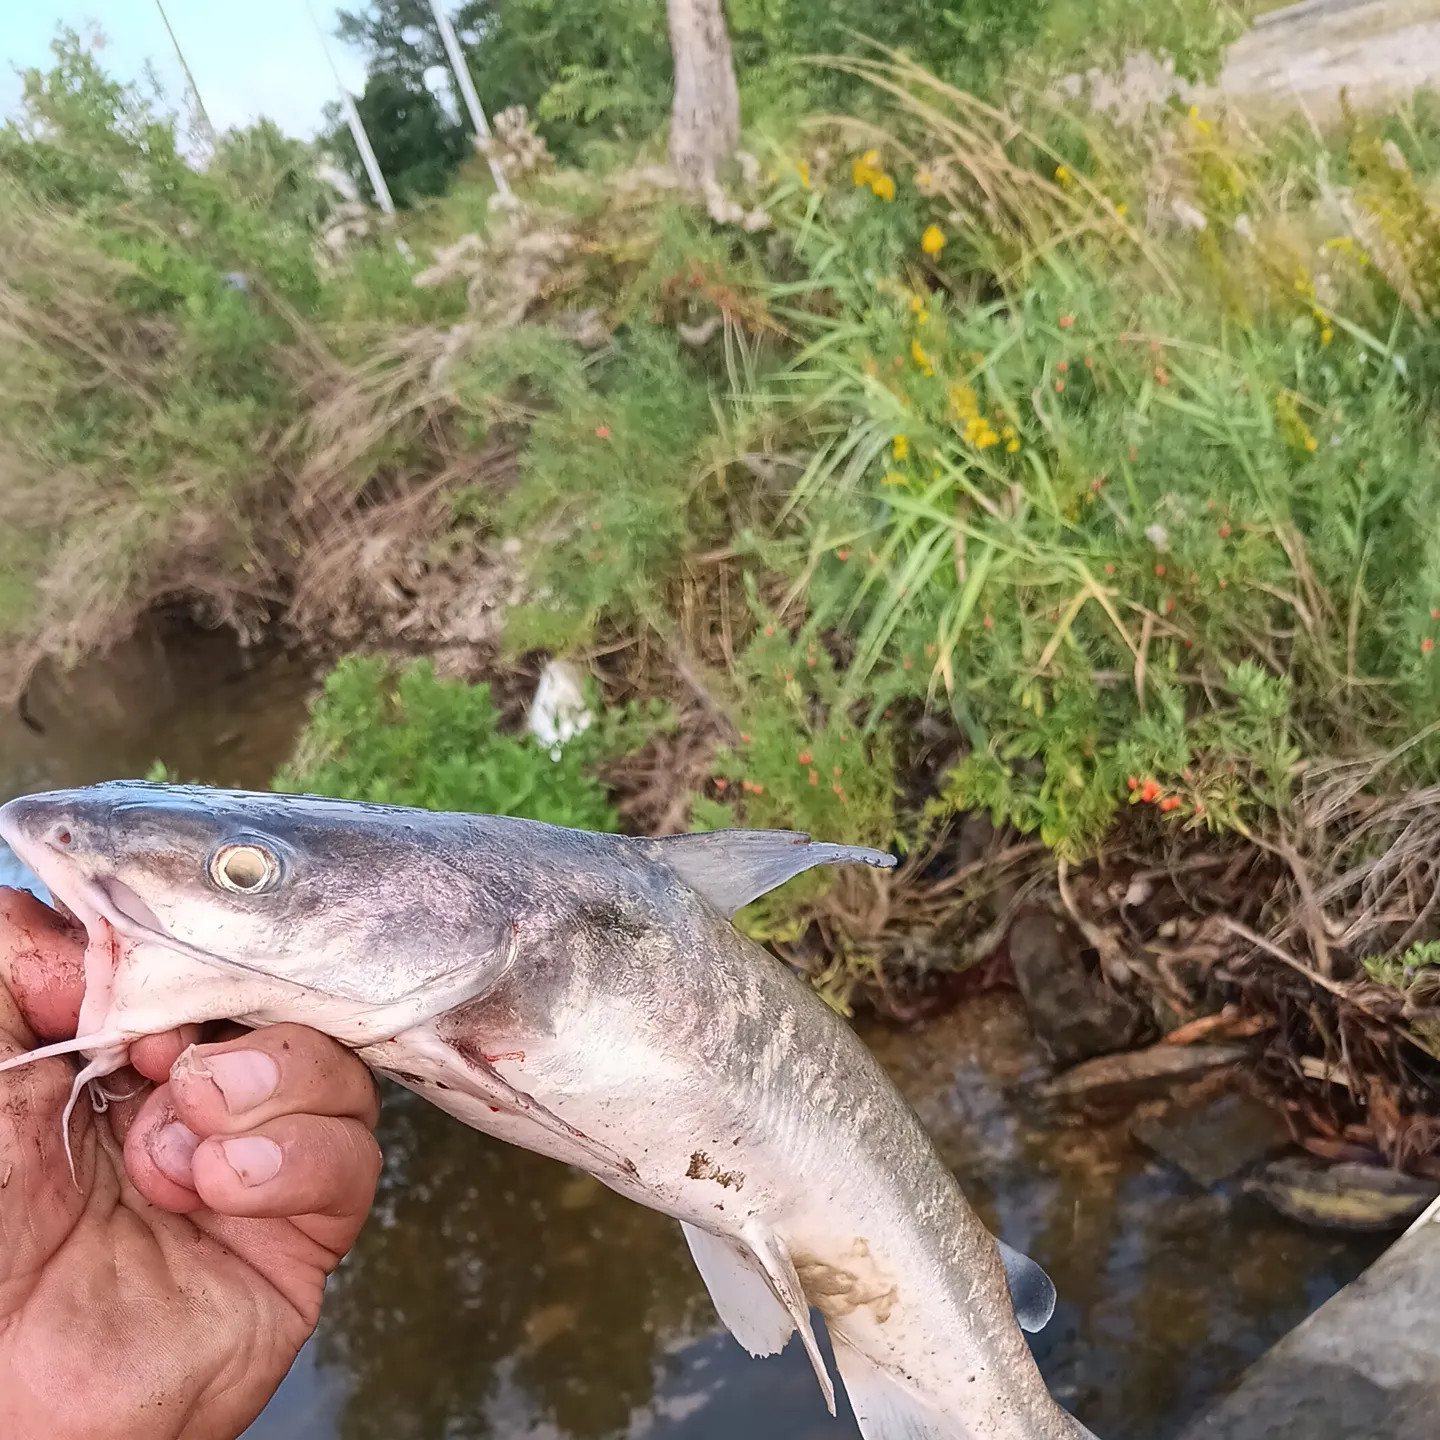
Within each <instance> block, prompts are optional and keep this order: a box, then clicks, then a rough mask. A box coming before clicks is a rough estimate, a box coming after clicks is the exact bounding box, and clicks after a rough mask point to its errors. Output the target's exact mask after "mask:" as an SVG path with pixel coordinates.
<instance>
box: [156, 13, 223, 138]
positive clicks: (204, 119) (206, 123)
mask: <svg viewBox="0 0 1440 1440" xmlns="http://www.w3.org/2000/svg"><path fill="white" fill-rule="evenodd" d="M155 8H156V9H157V10H158V11H159V12H160V18H161V19H162V20H163V21H164V22H165V30H166V33H167V34H168V35H169V36H170V43H171V44H172V45H173V46H174V47H175V58H176V59H177V60H179V62H180V68H181V69H182V70H183V71H184V72H185V83H186V84H187V85H188V86H189V87H190V95H191V98H192V99H193V100H194V101H195V109H196V112H197V113H198V114H199V116H200V123H201V125H202V126H203V128H204V131H205V138H206V139H207V140H208V141H209V142H210V148H211V149H212V150H213V149H214V148H215V127H214V125H212V124H211V123H210V112H209V111H208V110H206V108H205V102H204V101H203V100H202V99H201V98H200V87H199V86H198V85H197V84H196V83H195V76H194V75H193V74H192V73H191V70H190V63H189V61H187V60H186V59H185V52H184V51H183V50H182V49H181V48H180V41H179V40H178V39H177V38H176V35H175V27H174V26H173V25H171V23H170V17H169V16H168V15H167V14H166V13H165V6H164V5H163V4H162V3H161V0H155Z"/></svg>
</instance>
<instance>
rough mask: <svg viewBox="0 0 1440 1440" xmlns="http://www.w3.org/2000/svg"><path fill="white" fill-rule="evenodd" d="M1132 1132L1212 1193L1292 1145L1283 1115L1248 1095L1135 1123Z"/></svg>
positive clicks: (1206, 1102) (1235, 1094) (1182, 1108)
mask: <svg viewBox="0 0 1440 1440" xmlns="http://www.w3.org/2000/svg"><path fill="white" fill-rule="evenodd" d="M1130 1133H1131V1135H1133V1136H1134V1137H1135V1139H1136V1140H1138V1141H1139V1142H1140V1143H1141V1144H1142V1145H1144V1146H1145V1147H1146V1148H1147V1149H1149V1150H1153V1151H1154V1152H1155V1153H1156V1154H1157V1155H1159V1156H1160V1158H1161V1159H1162V1160H1168V1161H1169V1162H1170V1163H1171V1164H1172V1165H1174V1166H1176V1167H1177V1168H1178V1169H1180V1170H1183V1171H1184V1172H1185V1173H1186V1174H1187V1175H1188V1176H1189V1177H1190V1178H1191V1179H1192V1180H1193V1181H1194V1182H1195V1183H1196V1184H1197V1185H1200V1186H1203V1187H1204V1188H1205V1189H1207V1190H1208V1189H1209V1188H1210V1186H1212V1185H1214V1184H1216V1183H1217V1182H1219V1181H1221V1180H1226V1179H1229V1177H1230V1176H1232V1175H1238V1174H1239V1173H1240V1172H1241V1171H1242V1170H1245V1169H1248V1168H1249V1167H1250V1166H1251V1165H1254V1164H1255V1163H1256V1162H1257V1161H1260V1160H1264V1159H1265V1158H1266V1157H1267V1156H1270V1155H1273V1154H1275V1152H1276V1151H1278V1150H1283V1149H1284V1148H1285V1147H1286V1146H1287V1145H1288V1144H1289V1143H1290V1130H1289V1127H1288V1126H1287V1125H1286V1124H1285V1121H1284V1120H1283V1119H1282V1118H1281V1116H1280V1115H1279V1113H1278V1112H1277V1111H1275V1110H1272V1109H1271V1108H1270V1106H1268V1105H1266V1104H1263V1103H1262V1102H1261V1101H1259V1100H1256V1099H1255V1098H1254V1097H1253V1096H1251V1095H1247V1094H1245V1093H1244V1092H1243V1091H1238V1092H1232V1093H1230V1094H1227V1095H1216V1096H1214V1097H1212V1098H1210V1099H1208V1100H1204V1101H1201V1102H1200V1103H1199V1104H1196V1105H1177V1106H1174V1107H1172V1108H1171V1109H1169V1110H1167V1111H1166V1112H1165V1113H1164V1114H1163V1115H1156V1116H1149V1117H1147V1118H1145V1119H1140V1120H1136V1121H1135V1122H1134V1123H1133V1124H1132V1125H1131V1126H1130Z"/></svg>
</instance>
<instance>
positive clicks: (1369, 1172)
mask: <svg viewBox="0 0 1440 1440" xmlns="http://www.w3.org/2000/svg"><path fill="white" fill-rule="evenodd" d="M1246 1189H1247V1190H1250V1191H1251V1192H1252V1193H1253V1194H1256V1195H1259V1196H1261V1197H1262V1198H1263V1199H1265V1200H1268V1201H1269V1202H1270V1204H1272V1205H1273V1206H1274V1207H1275V1208H1276V1209H1277V1210H1278V1211H1280V1213H1281V1214H1282V1215H1286V1216H1289V1218H1290V1219H1292V1220H1298V1221H1299V1222H1300V1223H1301V1224H1304V1225H1314V1226H1318V1227H1319V1228H1321V1229H1326V1230H1360V1231H1367V1230H1399V1229H1401V1228H1402V1227H1404V1226H1406V1225H1408V1224H1409V1223H1410V1222H1411V1221H1412V1220H1415V1219H1417V1218H1418V1217H1419V1216H1420V1214H1421V1212H1422V1211H1423V1210H1424V1209H1425V1207H1426V1206H1427V1205H1429V1204H1430V1203H1431V1201H1433V1200H1434V1199H1435V1198H1436V1196H1440V1184H1437V1183H1436V1182H1435V1181H1433V1180H1418V1179H1416V1178H1415V1177H1414V1176H1411V1175H1401V1174H1399V1173H1398V1172H1396V1171H1394V1170H1386V1169H1384V1168H1383V1167H1382V1166H1379V1165H1358V1164H1354V1163H1353V1162H1348V1161H1347V1162H1345V1163H1343V1164H1339V1165H1329V1166H1324V1165H1317V1164H1316V1163H1315V1162H1314V1161H1312V1160H1309V1159H1300V1158H1293V1159H1286V1160H1277V1161H1275V1162H1274V1163H1273V1164H1270V1165H1267V1166H1266V1167H1265V1168H1264V1170H1262V1171H1261V1172H1260V1173H1259V1174H1258V1175H1256V1176H1255V1177H1254V1178H1253V1179H1251V1180H1250V1181H1248V1182H1247V1183H1246Z"/></svg>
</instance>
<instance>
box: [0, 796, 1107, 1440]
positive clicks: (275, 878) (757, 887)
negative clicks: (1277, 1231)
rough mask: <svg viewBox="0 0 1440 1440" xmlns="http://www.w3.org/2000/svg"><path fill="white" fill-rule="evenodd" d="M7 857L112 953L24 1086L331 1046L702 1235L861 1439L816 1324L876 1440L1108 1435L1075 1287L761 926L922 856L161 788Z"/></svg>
mask: <svg viewBox="0 0 1440 1440" xmlns="http://www.w3.org/2000/svg"><path fill="white" fill-rule="evenodd" d="M0 838H3V839H4V840H5V841H7V842H8V843H9V844H10V846H11V847H12V848H13V849H14V851H15V852H16V854H17V855H18V856H19V857H20V858H21V859H22V860H23V861H24V862H25V863H26V864H27V865H29V866H30V868H31V869H32V870H33V871H34V872H35V873H36V874H37V875H38V876H39V877H40V879H41V880H43V881H44V882H45V884H46V885H47V886H48V887H49V888H50V889H51V891H52V892H53V893H54V894H55V895H56V896H57V897H58V898H59V899H60V900H61V901H63V902H64V903H65V904H66V905H67V906H68V907H69V908H70V909H71V910H72V911H73V912H74V913H75V915H76V916H77V917H78V918H79V919H80V920H81V921H82V922H83V923H84V924H85V926H86V929H87V931H88V934H89V944H88V946H87V950H86V958H85V1000H84V1005H83V1007H82V1010H81V1017H80V1033H79V1035H78V1037H77V1038H76V1039H75V1040H74V1041H73V1042H67V1043H62V1044H58V1045H50V1046H46V1047H43V1048H42V1049H40V1050H36V1051H32V1052H30V1054H29V1055H28V1056H24V1057H20V1058H19V1060H17V1061H11V1062H8V1063H9V1064H16V1063H24V1062H26V1061H28V1060H32V1059H39V1058H41V1057H43V1056H48V1055H54V1054H63V1053H73V1052H77V1051H78V1052H80V1053H82V1054H83V1055H84V1056H85V1057H86V1058H87V1059H88V1062H89V1063H88V1064H87V1065H85V1067H84V1068H83V1069H82V1070H81V1072H80V1075H79V1077H78V1078H77V1080H76V1089H75V1094H74V1095H73V1096H72V1101H71V1103H72V1105H73V1103H74V1101H75V1098H76V1097H78V1095H79V1094H80V1093H81V1092H82V1089H83V1085H84V1082H86V1081H88V1080H94V1079H98V1078H100V1077H102V1076H104V1075H106V1074H109V1073H111V1072H113V1071H114V1070H116V1069H118V1068H119V1067H120V1066H121V1065H123V1064H124V1063H125V1059H126V1055H127V1053H128V1047H129V1045H130V1043H131V1042H132V1041H133V1040H135V1039H136V1038H137V1037H139V1036H142V1035H147V1034H153V1033H157V1032H159V1031H162V1030H168V1029H170V1028H172V1027H174V1026H176V1025H180V1024H183V1023H185V1022H189V1021H205V1020H213V1019H227V1018H228V1019H235V1020H239V1021H241V1022H243V1023H247V1024H251V1025H260V1024H271V1023H275V1022H279V1021H297V1022H300V1023H303V1024H307V1025H311V1026H314V1027H315V1028H317V1029H320V1030H323V1031H325V1032H327V1033H328V1034H330V1035H333V1036H335V1037H336V1038H337V1039H339V1040H341V1041H343V1042H345V1043H346V1044H348V1045H351V1046H354V1047H355V1048H356V1049H357V1050H358V1053H359V1054H360V1056H361V1058H363V1059H364V1060H365V1061H366V1062H367V1063H368V1064H370V1065H371V1066H372V1067H374V1068H375V1069H376V1070H378V1071H381V1072H383V1073H384V1074H387V1075H390V1076H392V1077H393V1078H394V1079H396V1080H398V1081H399V1082H400V1083H401V1084H402V1085H405V1086H408V1087H409V1088H410V1089H412V1090H414V1091H416V1092H418V1093H419V1094H421V1095H423V1096H425V1098H426V1099H428V1100H431V1101H433V1102H434V1103H435V1104H436V1105H438V1106H440V1107H441V1108H442V1109H444V1110H446V1111H449V1112H450V1113H451V1114H453V1115H455V1116H457V1117H458V1118H459V1119H461V1120H462V1121H464V1122H465V1123H466V1124H468V1125H471V1126H473V1127H475V1128H476V1129H478V1130H482V1131H485V1132H486V1133H488V1134H491V1135H495V1136H498V1137H500V1138H501V1139H504V1140H508V1141H511V1142H513V1143H514V1144H516V1145H520V1146H523V1147H525V1148H526V1149H529V1150H534V1151H538V1152H540V1153H541V1154H544V1155H549V1156H553V1157H554V1158H556V1159H558V1160H562V1161H566V1162H568V1163H570V1164H573V1165H576V1166H579V1167H580V1168H582V1169H584V1170H586V1171H588V1172H590V1173H591V1174H593V1175H595V1176H596V1177H597V1178H599V1179H600V1180H602V1181H603V1182H604V1183H605V1184H607V1185H609V1186H610V1187H611V1188H612V1189H615V1190H617V1191H619V1192H620V1193H621V1194H623V1195H627V1196H629V1197H631V1198H632V1199H634V1200H637V1201H639V1202H640V1203H641V1204H642V1205H648V1206H650V1207H652V1208H653V1209H656V1210H659V1211H661V1212H663V1213H664V1214H667V1215H670V1216H673V1217H674V1218H675V1219H677V1220H679V1221H680V1223H681V1225H682V1226H683V1228H684V1232H685V1237H686V1240H687V1241H688V1242H689V1245H690V1250H691V1253H692V1254H693V1255H694V1258H695V1262H696V1264H697V1266H698V1267H699V1269H700V1273H701V1275H702V1276H703V1277H704V1280H705V1283H706V1285H707V1287H708V1288H709V1291H710V1295H711V1298H712V1299H713V1300H714V1302H715V1308H716V1310H717V1311H718V1312H719V1314H720V1317H721V1319H722V1320H723V1321H724V1322H725V1323H726V1324H727V1325H728V1326H729V1328H730V1330H731V1331H732V1332H733V1334H734V1335H735V1337H736V1339H737V1340H739V1342H740V1343H741V1344H742V1345H743V1346H744V1347H745V1348H746V1349H747V1350H748V1351H750V1353H751V1354H754V1355H769V1354H774V1353H776V1352H778V1351H779V1350H780V1349H782V1348H783V1347H784V1345H785V1344H786V1342H787V1341H788V1340H789V1338H790V1337H791V1336H792V1334H794V1332H795V1331H797V1330H798V1331H799V1333H800V1336H801V1339H802V1341H803V1343H804V1345H805V1348H806V1350H807V1352H808V1353H809V1356H810V1359H811V1361H812V1363H813V1365H814V1367H815V1372H816V1375H817V1377H818V1378H819V1381H820V1385H821V1388H822V1390H823V1392H824V1394H825V1398H826V1402H827V1404H828V1405H829V1406H830V1409H831V1411H832V1413H833V1411H834V1390H833V1385H832V1382H831V1379H830V1376H829V1374H828V1371H827V1367H826V1365H825V1362H824V1359H823V1357H822V1355H821V1352H820V1350H819V1347H818V1345H817V1344H816V1340H815V1335H814V1331H813V1329H812V1325H811V1319H810V1307H811V1306H812V1305H813V1306H814V1307H815V1308H816V1309H818V1310H819V1311H820V1313H821V1314H822V1315H823V1316H824V1317H825V1320H826V1323H827V1326H828V1328H829V1331H830V1335H831V1339H832V1341H833V1345H834V1353H835V1361H836V1365H837V1366H838V1368H839V1371H840V1375H841V1378H842V1379H843V1381H844V1383H845V1387H846V1391H847V1393H848V1395H849V1398H850V1402H851V1405H852V1406H853V1408H854V1410H855V1413H856V1416H857V1418H858V1420H859V1423H860V1429H861V1431H862V1433H863V1435H864V1436H865V1437H866V1440H1080V1437H1087V1436H1089V1434H1090V1432H1089V1431H1087V1430H1086V1429H1085V1428H1084V1427H1083V1426H1082V1425H1080V1424H1079V1422H1078V1421H1076V1420H1075V1419H1073V1418H1072V1417H1071V1416H1070V1415H1068V1414H1067V1413H1066V1412H1065V1411H1064V1410H1063V1409H1062V1408H1061V1407H1060V1406H1059V1405H1058V1404H1056V1402H1055V1401H1054V1399H1053V1398H1052V1397H1051V1396H1050V1394H1049V1393H1048V1391H1047V1390H1046V1388H1045V1385H1044V1382H1043V1380H1042V1379H1041V1377H1040V1374H1039V1371H1038V1369H1037V1368H1036V1365H1035V1361H1034V1359H1033V1357H1032V1355H1031V1353H1030V1350H1029V1347H1028V1346H1027V1345H1026V1343H1025V1340H1024V1337H1023V1335H1022V1334H1021V1329H1020V1325H1019V1324H1017V1314H1018V1316H1019V1319H1020V1320H1021V1322H1022V1323H1024V1324H1026V1325H1027V1326H1028V1328H1032V1329H1035V1328H1039V1326H1041V1325H1043V1324H1044V1323H1045V1321H1046V1320H1048V1318H1049V1316H1050V1313H1051V1310H1052V1309H1053V1306H1054V1290H1053V1288H1052V1287H1051V1285H1050V1282H1049V1280H1048V1279H1047V1278H1046V1276H1045V1275H1044V1272H1043V1271H1041V1270H1040V1268H1039V1267H1038V1266H1036V1265H1035V1264H1034V1263H1033V1262H1032V1261H1029V1260H1027V1259H1026V1258H1025V1257H1024V1256H1021V1255H1018V1254H1016V1253H1015V1252H1014V1251H1010V1250H1008V1249H1006V1248H1005V1247H1003V1246H999V1245H997V1242H996V1241H995V1240H994V1239H993V1237H992V1236H991V1235H990V1233H989V1232H988V1231H987V1230H986V1228H985V1227H984V1225H982V1224H981V1222H980V1220H979V1219H978V1217H977V1216H976V1215H975V1213H974V1212H973V1211H972V1210H971V1208H970V1206H969V1205H968V1204H967V1203H966V1201H965V1198H964V1196H963V1195H962V1193H961V1191H960V1187H959V1186H958V1184H957V1183H956V1181H955V1178H954V1176H953V1175H952V1174H951V1172H950V1171H949V1170H948V1169H947V1168H946V1166H945V1165H944V1164H943V1163H942V1161H941V1160H940V1158H939V1157H938V1155H937V1154H936V1152H935V1149H934V1147H933V1145H932V1144H931V1142H930V1139H929V1137H928V1136H927V1135H926V1133H925V1131H924V1129H923V1127H922V1126H921V1124H920V1122H919V1120H918V1119H917V1118H916V1116H915V1114H914V1112H913V1111H912V1110H911V1109H910V1107H909V1106H908V1105H907V1104H906V1102H905V1100H904V1099H903V1098H902V1097H901V1095H900V1094H899V1092H898V1091H897V1090H896V1089H895V1087H894V1085H893V1084H892V1083H891V1082H890V1080H889V1078H888V1077H887V1076H886V1074H885V1073H884V1071H883V1070H882V1069H881V1068H880V1066H879V1065H878V1064H877V1063H876V1061H875V1060H874V1059H873V1057H872V1056H871V1055H870V1052H869V1051H868V1050H867V1049H866V1048H865V1046H864V1045H863V1044H862V1043H861V1042H860V1041H859V1039H857V1038H856V1036H855V1035H854V1034H853V1033H852V1031H851V1030H850V1028H849V1027H848V1026H847V1025H846V1024H845V1023H844V1022H843V1021H842V1020H841V1019H840V1018H839V1017H838V1016H836V1015H835V1014H834V1012H833V1011H831V1010H830V1008H829V1007H828V1006H826V1005H825V1004H824V1002H823V1001H821V1000H820V999H819V998H818V997H817V996H816V995H815V994H814V992H813V991H811V990H810V989H809V987H807V986H805V985H804V984H802V983H801V982H800V981H799V980H797V979H796V978H795V977H794V976H793V975H791V974H790V972H789V971H788V970H787V969H786V968H785V967H784V966H783V965H781V964H780V963H779V962H778V961H776V960H775V959H774V958H773V957H771V956H770V955H768V954H767V953H766V952H765V951H763V950H762V949H760V947H759V946H757V945H755V944H753V943H752V942H751V941H749V940H747V939H746V938H745V937H744V936H742V935H741V934H740V933H739V932H738V931H737V930H736V929H735V928H734V927H733V926H732V925H731V924H730V923H729V916H731V915H732V914H733V913H734V912H735V911H736V910H737V909H738V908H739V907H740V906H742V905H744V904H746V903H748V902H749V901H750V900H752V899H754V898H755V897H757V896H759V895H761V894H764V893H765V892H766V891H768V890H771V889H773V888H774V887H776V886H777V885H780V884H783V883H784V882H785V881H786V880H788V879H790V878H791V877H793V876H795V875H798V874H800V873H801V872H802V871H805V870H808V869H810V868H811V867H813V866H815V865H829V864H844V863H853V862H863V863H867V864H871V865H889V864H893V863H894V861H893V859H892V857H890V856H887V855H883V854H880V853H879V852H876V851H872V850H863V849H857V848H852V847H846V846H837V845H825V844H819V843H814V842H811V841H810V839H809V837H808V836H805V835H798V834H793V833H789V832H777V831H722V832H716V833H711V834H702V835H684V836H675V837H671V838H668V839H662V840H645V839H631V838H626V837H621V836H612V835H596V834H590V833H587V832H583V831H575V830H566V829H562V828H559V827H556V826H551V825H543V824H539V823H536V822H533V821H526V820H514V819H502V818H497V817H494V816H485V815H447V814H436V813H432V812H429V811H419V810H407V809H400V808H395V807H388V806H374V805H361V804H354V803H348V802H344V801H335V800H325V799H318V798H314V797H307V796H287V795H272V794H249V793H238V792H226V791H216V790H206V789H201V788H196V787H185V786H157V785H149V784H140V783H116V784H108V785H101V786H95V787H92V788H88V789H82V790H71V791H60V792H53V793H49V794H44V795H33V796H27V797H23V798H21V799H19V800H13V801H11V802H10V803H9V804H8V805H5V806H4V807H3V808H0ZM0 1068H8V1066H7V1067H0ZM67 1114H68V1112H67ZM1007 1272H1008V1274H1007ZM1091 1440H1093V1437H1091Z"/></svg>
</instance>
